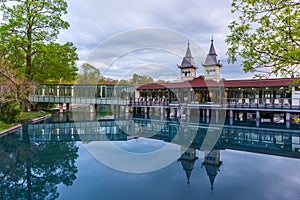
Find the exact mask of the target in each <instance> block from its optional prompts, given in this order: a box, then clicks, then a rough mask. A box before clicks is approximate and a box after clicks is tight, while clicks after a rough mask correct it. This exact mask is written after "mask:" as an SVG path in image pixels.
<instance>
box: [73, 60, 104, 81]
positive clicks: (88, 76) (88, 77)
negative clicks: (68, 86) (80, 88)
mask: <svg viewBox="0 0 300 200" xmlns="http://www.w3.org/2000/svg"><path fill="white" fill-rule="evenodd" d="M100 78H101V73H100V70H99V69H97V68H96V67H94V66H92V65H90V64H88V63H84V64H83V65H81V67H80V71H79V74H78V76H77V79H76V83H77V84H97V83H98V82H99V80H100Z"/></svg>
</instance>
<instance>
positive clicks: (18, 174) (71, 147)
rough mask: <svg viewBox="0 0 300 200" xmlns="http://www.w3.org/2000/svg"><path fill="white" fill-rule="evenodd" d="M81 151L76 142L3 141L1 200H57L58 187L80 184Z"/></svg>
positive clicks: (25, 136) (0, 143) (14, 136)
mask: <svg viewBox="0 0 300 200" xmlns="http://www.w3.org/2000/svg"><path fill="white" fill-rule="evenodd" d="M77 153H78V147H76V145H75V143H73V142H63V141H61V142H34V143H30V141H29V134H28V130H26V126H25V127H24V130H23V138H22V141H21V140H20V135H17V134H10V135H7V136H6V137H2V138H0V159H1V162H0V174H1V179H0V191H1V193H0V199H56V198H58V196H59V193H58V187H59V186H61V185H66V186H70V185H72V184H73V182H74V181H75V180H76V173H77V167H76V159H77V158H78V154H77Z"/></svg>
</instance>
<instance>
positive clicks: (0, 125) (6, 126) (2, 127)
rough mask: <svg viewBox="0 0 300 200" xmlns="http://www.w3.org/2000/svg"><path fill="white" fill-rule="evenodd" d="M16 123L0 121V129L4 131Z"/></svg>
mask: <svg viewBox="0 0 300 200" xmlns="http://www.w3.org/2000/svg"><path fill="white" fill-rule="evenodd" d="M15 125H16V124H6V123H5V122H3V121H0V131H3V130H5V129H8V128H10V127H13V126H15Z"/></svg>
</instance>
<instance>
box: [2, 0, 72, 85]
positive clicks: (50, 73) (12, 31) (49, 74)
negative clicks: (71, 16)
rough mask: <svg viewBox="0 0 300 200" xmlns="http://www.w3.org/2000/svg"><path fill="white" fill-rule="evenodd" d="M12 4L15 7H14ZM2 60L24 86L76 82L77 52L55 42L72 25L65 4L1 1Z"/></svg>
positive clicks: (57, 0)
mask: <svg viewBox="0 0 300 200" xmlns="http://www.w3.org/2000/svg"><path fill="white" fill-rule="evenodd" d="M12 2H13V3H12ZM0 6H1V7H0V9H1V11H2V12H3V21H4V22H3V23H2V24H1V26H0V42H1V46H0V56H1V58H2V59H4V60H6V62H7V63H9V65H10V67H11V68H13V69H14V70H15V71H17V73H16V74H14V77H13V78H14V79H17V78H19V79H22V81H23V83H25V84H33V83H34V84H37V83H49V82H51V83H53V82H54V83H57V82H60V81H62V80H70V79H73V80H74V78H75V75H76V72H77V68H76V66H75V61H76V60H77V53H76V48H75V47H74V46H73V44H72V43H66V44H63V45H61V44H58V43H55V42H54V41H55V40H56V39H57V36H58V34H59V32H60V30H61V29H67V28H68V27H69V23H68V22H66V21H64V20H63V19H62V15H63V14H66V13H67V3H66V2H65V1H64V0H40V1H36V0H24V1H9V0H6V1H5V0H1V1H0Z"/></svg>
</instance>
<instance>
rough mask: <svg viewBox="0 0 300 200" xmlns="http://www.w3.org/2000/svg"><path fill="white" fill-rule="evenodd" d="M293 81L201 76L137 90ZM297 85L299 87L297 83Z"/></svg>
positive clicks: (286, 83) (270, 84) (271, 84)
mask: <svg viewBox="0 0 300 200" xmlns="http://www.w3.org/2000/svg"><path fill="white" fill-rule="evenodd" d="M294 80H295V79H290V78H276V79H245V80H221V81H220V82H217V81H214V80H205V79H204V77H203V76H199V77H197V78H195V79H193V80H191V81H184V82H177V83H166V84H158V83H150V84H145V85H141V86H139V87H138V88H137V89H138V90H149V89H167V88H173V89H174V88H191V87H200V88H201V87H219V86H224V87H229V88H231V87H276V86H290V85H291V84H292V83H293V81H294ZM297 85H300V83H298V84H297Z"/></svg>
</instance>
